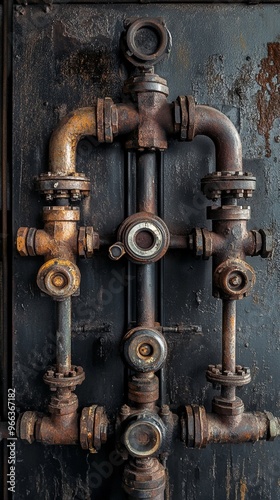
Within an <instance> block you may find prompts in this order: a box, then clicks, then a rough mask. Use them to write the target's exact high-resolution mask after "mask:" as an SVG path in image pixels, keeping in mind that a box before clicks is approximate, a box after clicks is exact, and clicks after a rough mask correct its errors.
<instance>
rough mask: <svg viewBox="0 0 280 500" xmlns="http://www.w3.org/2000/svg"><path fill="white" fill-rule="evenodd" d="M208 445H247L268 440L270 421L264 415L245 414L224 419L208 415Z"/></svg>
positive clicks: (213, 414) (212, 414)
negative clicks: (247, 443)
mask: <svg viewBox="0 0 280 500" xmlns="http://www.w3.org/2000/svg"><path fill="white" fill-rule="evenodd" d="M207 428H208V436H207V443H208V444H209V443H232V444H238V443H246V442H255V441H259V440H262V439H267V436H268V419H267V417H266V415H265V414H264V413H260V412H259V413H243V414H242V415H241V416H237V417H226V418H222V417H221V416H219V415H216V414H215V413H209V414H207Z"/></svg>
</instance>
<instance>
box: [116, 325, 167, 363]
mask: <svg viewBox="0 0 280 500" xmlns="http://www.w3.org/2000/svg"><path fill="white" fill-rule="evenodd" d="M122 346H123V354H124V358H125V360H126V362H127V364H128V365H129V366H130V368H132V369H133V370H136V371H138V372H151V371H153V372H156V371H158V370H159V369H160V368H161V366H162V365H163V363H164V361H165V359H166V356H167V344H166V340H165V338H164V336H163V335H162V333H160V332H159V331H158V330H156V329H152V328H145V327H138V328H133V329H132V330H130V331H129V332H127V333H126V335H125V336H124V338H123V344H122Z"/></svg>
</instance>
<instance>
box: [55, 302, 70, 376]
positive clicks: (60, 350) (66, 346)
mask: <svg viewBox="0 0 280 500" xmlns="http://www.w3.org/2000/svg"><path fill="white" fill-rule="evenodd" d="M56 369H57V371H58V372H59V373H69V372H70V370H71V297H68V298H67V299H65V300H63V301H61V302H57V329H56Z"/></svg>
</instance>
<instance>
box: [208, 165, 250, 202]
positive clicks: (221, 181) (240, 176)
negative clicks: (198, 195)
mask: <svg viewBox="0 0 280 500" xmlns="http://www.w3.org/2000/svg"><path fill="white" fill-rule="evenodd" d="M201 189H202V192H203V194H205V196H206V197H207V198H208V199H209V200H217V199H218V198H220V197H221V196H222V195H227V196H230V197H232V198H251V197H252V196H253V192H254V191H255V189H256V177H254V176H253V174H251V173H248V172H231V171H223V172H213V173H211V174H208V175H206V176H205V177H203V179H201Z"/></svg>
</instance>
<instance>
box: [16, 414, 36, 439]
mask: <svg viewBox="0 0 280 500" xmlns="http://www.w3.org/2000/svg"><path fill="white" fill-rule="evenodd" d="M40 416H41V414H40V413H37V412H36V411H25V412H24V413H20V415H19V417H18V419H17V423H16V435H17V436H18V437H19V438H20V439H22V440H23V441H26V442H27V443H29V444H32V443H33V442H34V440H35V426H36V423H37V421H38V418H39V417H40Z"/></svg>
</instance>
